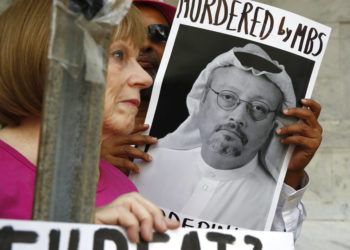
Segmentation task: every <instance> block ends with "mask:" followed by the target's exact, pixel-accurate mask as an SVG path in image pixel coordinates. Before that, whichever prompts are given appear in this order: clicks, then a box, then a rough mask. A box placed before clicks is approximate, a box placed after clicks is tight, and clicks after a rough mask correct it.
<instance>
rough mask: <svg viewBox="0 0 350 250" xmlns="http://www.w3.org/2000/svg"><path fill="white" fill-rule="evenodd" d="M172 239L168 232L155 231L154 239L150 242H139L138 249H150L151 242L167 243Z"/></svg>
mask: <svg viewBox="0 0 350 250" xmlns="http://www.w3.org/2000/svg"><path fill="white" fill-rule="evenodd" d="M169 239H170V237H169V235H167V234H165V233H164V234H160V233H153V240H152V241H150V242H146V241H141V242H140V243H139V244H137V250H148V246H149V244H150V243H157V242H161V243H165V242H168V241H169Z"/></svg>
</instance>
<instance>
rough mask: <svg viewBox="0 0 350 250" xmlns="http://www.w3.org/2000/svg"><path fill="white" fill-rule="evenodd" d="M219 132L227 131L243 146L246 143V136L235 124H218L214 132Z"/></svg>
mask: <svg viewBox="0 0 350 250" xmlns="http://www.w3.org/2000/svg"><path fill="white" fill-rule="evenodd" d="M219 130H227V131H229V132H231V133H234V134H235V135H237V136H238V138H239V139H240V140H241V141H242V144H243V145H246V144H247V143H248V137H247V135H246V134H245V133H244V132H243V131H242V130H241V128H240V126H239V125H238V124H237V123H236V122H228V123H225V124H220V125H217V126H216V127H215V132H217V131H219Z"/></svg>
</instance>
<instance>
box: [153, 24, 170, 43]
mask: <svg viewBox="0 0 350 250" xmlns="http://www.w3.org/2000/svg"><path fill="white" fill-rule="evenodd" d="M169 32H170V27H169V26H168V25H166V24H151V25H148V37H149V38H150V39H151V40H152V41H153V42H163V43H166V41H167V40H168V37H169Z"/></svg>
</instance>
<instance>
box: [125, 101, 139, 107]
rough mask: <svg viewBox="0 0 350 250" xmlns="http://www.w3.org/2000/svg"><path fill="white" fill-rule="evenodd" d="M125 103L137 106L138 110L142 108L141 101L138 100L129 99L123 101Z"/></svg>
mask: <svg viewBox="0 0 350 250" xmlns="http://www.w3.org/2000/svg"><path fill="white" fill-rule="evenodd" d="M123 103H127V104H130V105H132V106H135V107H136V108H138V107H139V106H140V101H139V100H138V99H128V100H125V101H123Z"/></svg>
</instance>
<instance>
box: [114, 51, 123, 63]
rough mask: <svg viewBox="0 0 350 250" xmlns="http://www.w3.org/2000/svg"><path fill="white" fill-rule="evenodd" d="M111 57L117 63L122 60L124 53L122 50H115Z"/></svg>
mask: <svg viewBox="0 0 350 250" xmlns="http://www.w3.org/2000/svg"><path fill="white" fill-rule="evenodd" d="M112 56H113V57H114V58H115V59H116V60H119V61H122V60H123V59H124V52H123V51H122V50H116V51H114V52H112Z"/></svg>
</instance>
